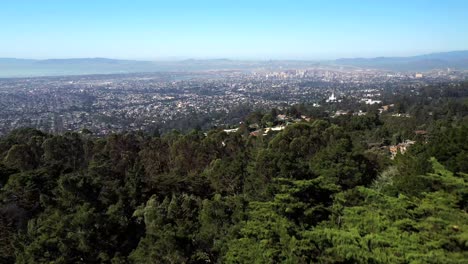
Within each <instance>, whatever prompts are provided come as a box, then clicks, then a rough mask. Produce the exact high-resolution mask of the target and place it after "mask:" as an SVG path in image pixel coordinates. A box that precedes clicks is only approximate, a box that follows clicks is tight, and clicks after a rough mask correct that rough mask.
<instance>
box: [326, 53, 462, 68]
mask: <svg viewBox="0 0 468 264" xmlns="http://www.w3.org/2000/svg"><path fill="white" fill-rule="evenodd" d="M334 63H336V64H339V65H350V66H356V67H363V68H377V69H385V70H396V71H427V70H432V69H446V68H454V69H464V70H465V69H468V50H465V51H451V52H439V53H431V54H425V55H418V56H411V57H377V58H351V59H338V60H335V61H334Z"/></svg>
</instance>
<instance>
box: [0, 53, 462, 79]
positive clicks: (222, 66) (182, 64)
mask: <svg viewBox="0 0 468 264" xmlns="http://www.w3.org/2000/svg"><path fill="white" fill-rule="evenodd" d="M317 65H327V66H352V67H361V68H374V69H383V70H394V71H427V70H432V69H446V68H453V69H463V70H466V69H468V51H453V52H441V53H432V54H426V55H419V56H412V57H377V58H347V59H338V60H334V61H300V60H271V61H237V60H230V59H213V60H195V59H188V60H181V61H136V60H116V59H108V58H77V59H48V60H32V59H16V58H0V78H6V77H31V76H60V75H83V74H112V73H135V72H158V71H166V72H167V71H204V70H249V69H280V68H281V69H287V68H299V67H312V66H317Z"/></svg>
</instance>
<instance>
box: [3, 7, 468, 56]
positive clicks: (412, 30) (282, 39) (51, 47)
mask: <svg viewBox="0 0 468 264" xmlns="http://www.w3.org/2000/svg"><path fill="white" fill-rule="evenodd" d="M466 49H468V1H466V0H459V1H455V0H444V1H442V0H404V1H403V0H373V1H372V0H361V1H357V0H342V1H339V0H309V1H295V0H288V1H275V0H269V1H255V0H250V1H244V0H232V1H228V0H217V1H204V0H199V1H195V0H193V1H188V0H186V1H178V0H170V1H169V0H168V1H157V0H156V1H155V0H153V1H139V0H132V1H131V0H128V1H119V0H112V1H108V0H94V1H88V0H40V1H39V0H29V1H27V0H5V1H2V2H1V4H0V57H17V58H71V57H73V58H77V57H109V58H123V59H151V60H158V59H183V58H233V59H287V58H290V59H333V58H339V57H373V56H406V55H415V54H423V53H430V52H439V51H450V50H466Z"/></svg>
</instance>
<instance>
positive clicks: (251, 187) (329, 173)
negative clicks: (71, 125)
mask: <svg viewBox="0 0 468 264" xmlns="http://www.w3.org/2000/svg"><path fill="white" fill-rule="evenodd" d="M467 87H468V86H467V85H466V84H465V85H464V86H456V87H446V86H440V87H439V86H438V87H429V88H422V89H421V91H420V95H419V96H417V97H410V96H401V97H399V96H398V95H396V94H397V93H395V92H394V91H393V92H389V94H388V95H384V96H387V97H386V99H385V100H386V101H388V102H390V101H391V102H392V103H394V104H395V106H394V107H393V109H391V110H390V112H391V111H394V112H401V113H408V116H407V117H396V116H392V115H391V114H379V112H378V111H377V109H373V108H372V107H369V109H365V110H366V111H367V114H366V115H362V116H358V115H344V116H339V117H336V118H329V117H328V116H327V115H326V114H324V113H323V112H319V111H318V110H317V109H316V108H314V107H311V106H308V105H297V106H293V107H291V108H290V109H288V110H287V111H285V112H284V114H285V115H288V116H300V115H307V116H310V117H311V119H310V120H309V121H300V122H296V123H294V124H291V125H288V126H287V127H286V129H284V130H282V131H279V132H277V131H270V132H268V133H267V134H266V135H262V134H259V135H257V136H252V135H249V133H250V132H251V129H250V128H249V127H251V126H252V124H256V125H257V126H259V127H267V126H271V125H274V124H276V123H278V120H277V119H276V115H277V114H279V113H278V110H275V109H274V110H272V111H270V112H254V113H252V114H250V115H249V116H247V117H246V118H245V123H244V124H243V125H241V127H240V128H239V129H238V130H237V132H235V133H226V132H224V131H223V130H222V129H213V130H210V131H201V130H193V131H191V132H189V133H180V132H177V131H173V132H170V133H165V134H163V135H158V134H154V135H149V134H146V133H142V132H132V133H125V134H115V135H109V136H107V137H104V138H97V137H94V136H93V135H92V134H90V133H89V131H82V132H81V133H77V132H70V133H65V134H60V135H50V134H45V133H43V132H41V131H37V130H33V129H27V128H25V129H19V130H16V131H13V132H12V133H10V134H9V135H7V136H5V137H3V138H1V139H0V187H1V191H0V262H1V263H15V262H16V263H466V260H467V259H468V214H467V210H468V101H467V98H468V93H467V91H468V88H467ZM343 103H346V102H343ZM415 131H424V133H423V132H415ZM404 140H413V141H414V142H415V143H414V144H413V145H412V146H410V147H409V148H408V149H407V151H406V152H405V153H404V154H402V153H398V154H397V155H396V157H395V158H394V159H390V154H389V152H388V146H391V145H396V144H399V143H401V142H403V141H404Z"/></svg>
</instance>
